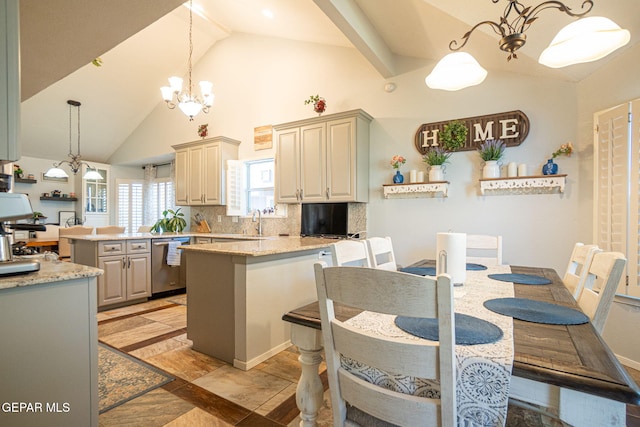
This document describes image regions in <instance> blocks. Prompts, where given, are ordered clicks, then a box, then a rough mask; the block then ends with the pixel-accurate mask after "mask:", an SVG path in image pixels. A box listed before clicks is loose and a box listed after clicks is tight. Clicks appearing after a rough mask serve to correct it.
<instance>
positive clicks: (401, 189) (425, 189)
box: [382, 181, 449, 199]
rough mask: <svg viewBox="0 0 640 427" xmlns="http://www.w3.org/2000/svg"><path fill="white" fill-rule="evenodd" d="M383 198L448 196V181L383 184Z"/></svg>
mask: <svg viewBox="0 0 640 427" xmlns="http://www.w3.org/2000/svg"><path fill="white" fill-rule="evenodd" d="M382 188H383V193H384V198H385V199H390V198H418V197H448V192H449V181H434V182H416V183H411V184H384V185H383V186H382Z"/></svg>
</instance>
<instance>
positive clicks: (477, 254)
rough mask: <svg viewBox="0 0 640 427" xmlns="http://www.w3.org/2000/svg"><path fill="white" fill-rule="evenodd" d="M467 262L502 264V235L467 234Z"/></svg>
mask: <svg viewBox="0 0 640 427" xmlns="http://www.w3.org/2000/svg"><path fill="white" fill-rule="evenodd" d="M467 262H471V263H477V264H482V265H502V236H490V235H486V234H467Z"/></svg>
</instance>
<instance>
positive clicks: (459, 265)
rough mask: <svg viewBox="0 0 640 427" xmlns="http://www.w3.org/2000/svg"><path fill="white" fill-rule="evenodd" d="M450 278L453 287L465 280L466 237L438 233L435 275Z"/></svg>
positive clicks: (457, 234)
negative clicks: (446, 275) (444, 274)
mask: <svg viewBox="0 0 640 427" xmlns="http://www.w3.org/2000/svg"><path fill="white" fill-rule="evenodd" d="M443 273H446V274H448V275H449V276H451V282H452V283H453V285H454V286H460V285H462V284H464V281H465V280H466V278H467V235H466V234H465V233H438V234H437V235H436V274H443Z"/></svg>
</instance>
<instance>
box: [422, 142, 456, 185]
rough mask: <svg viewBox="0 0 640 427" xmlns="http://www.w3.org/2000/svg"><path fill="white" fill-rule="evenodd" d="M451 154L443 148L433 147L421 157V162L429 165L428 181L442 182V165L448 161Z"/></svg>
mask: <svg viewBox="0 0 640 427" xmlns="http://www.w3.org/2000/svg"><path fill="white" fill-rule="evenodd" d="M449 157H451V153H450V152H448V151H447V150H445V149H444V148H440V147H434V148H431V149H430V150H429V151H427V152H426V154H425V155H423V156H422V161H423V162H425V163H426V164H427V165H429V181H430V182H435V181H444V164H445V163H447V162H448V161H449Z"/></svg>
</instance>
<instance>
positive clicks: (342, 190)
mask: <svg viewBox="0 0 640 427" xmlns="http://www.w3.org/2000/svg"><path fill="white" fill-rule="evenodd" d="M371 120H372V117H371V116H370V115H369V114H367V113H366V112H364V111H362V110H352V111H346V112H344V113H337V114H330V115H326V116H324V117H315V118H312V119H307V120H300V121H297V122H291V123H284V124H281V125H277V126H274V127H273V129H274V138H273V139H274V141H275V144H276V153H277V154H276V202H278V203H317V202H367V201H368V200H369V124H370V123H371Z"/></svg>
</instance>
